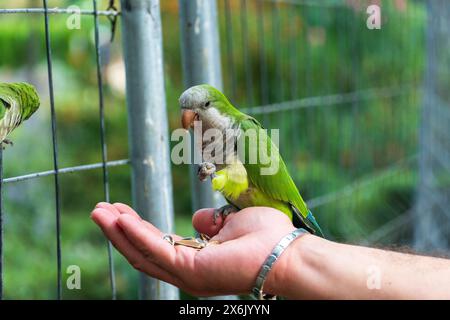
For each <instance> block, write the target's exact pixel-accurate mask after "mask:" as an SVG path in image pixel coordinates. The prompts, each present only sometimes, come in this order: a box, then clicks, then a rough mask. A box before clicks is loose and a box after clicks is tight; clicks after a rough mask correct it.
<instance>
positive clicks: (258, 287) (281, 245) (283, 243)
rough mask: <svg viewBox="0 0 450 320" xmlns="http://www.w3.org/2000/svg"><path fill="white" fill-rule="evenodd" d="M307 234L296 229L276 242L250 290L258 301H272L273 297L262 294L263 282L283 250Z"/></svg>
mask: <svg viewBox="0 0 450 320" xmlns="http://www.w3.org/2000/svg"><path fill="white" fill-rule="evenodd" d="M305 233H309V232H308V231H306V230H305V229H303V228H299V229H296V230H294V231H292V232H291V233H289V234H288V235H286V236H284V237H283V239H281V240H280V242H278V244H277V245H276V246H275V248H273V250H272V253H271V254H270V255H269V256H268V257H267V259H266V261H265V262H264V264H263V265H262V267H261V270H260V271H259V274H258V277H257V278H256V282H255V286H254V287H253V289H252V293H253V295H254V296H255V298H256V299H258V300H268V299H273V298H274V296H270V295H266V294H264V293H263V286H264V282H265V281H266V278H267V274H268V273H269V271H270V270H271V269H272V266H273V265H274V263H275V262H276V261H277V260H278V258H279V257H280V256H281V254H282V253H283V252H284V250H285V249H286V248H287V247H288V246H289V245H290V244H291V243H292V242H293V241H294V240H295V239H297V238H298V237H299V236H301V235H303V234H305Z"/></svg>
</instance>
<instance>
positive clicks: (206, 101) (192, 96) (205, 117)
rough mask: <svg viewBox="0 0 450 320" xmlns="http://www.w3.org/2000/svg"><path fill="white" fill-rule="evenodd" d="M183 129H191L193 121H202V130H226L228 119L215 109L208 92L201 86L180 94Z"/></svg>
mask: <svg viewBox="0 0 450 320" xmlns="http://www.w3.org/2000/svg"><path fill="white" fill-rule="evenodd" d="M179 103H180V107H181V111H182V117H181V123H182V125H183V128H184V129H189V128H191V127H193V125H194V121H202V123H203V128H204V129H207V128H217V129H226V128H228V127H229V125H230V119H229V117H227V116H224V115H222V114H221V113H220V112H219V110H218V109H217V108H216V107H215V105H214V101H213V98H212V97H211V94H210V92H209V91H208V90H207V89H205V88H203V87H202V86H195V87H192V88H189V89H187V90H186V91H184V92H183V93H182V95H181V96H180V99H179Z"/></svg>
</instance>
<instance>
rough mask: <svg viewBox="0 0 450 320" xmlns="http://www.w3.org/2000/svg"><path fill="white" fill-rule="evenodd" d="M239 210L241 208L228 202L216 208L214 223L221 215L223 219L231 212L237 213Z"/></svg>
mask: <svg viewBox="0 0 450 320" xmlns="http://www.w3.org/2000/svg"><path fill="white" fill-rule="evenodd" d="M238 211H239V208H236V207H235V206H233V205H232V204H227V205H224V206H223V207H220V208H219V209H214V215H213V220H214V224H217V218H218V217H219V216H221V217H222V219H223V220H225V218H226V217H227V216H228V215H229V214H232V213H236V212H238Z"/></svg>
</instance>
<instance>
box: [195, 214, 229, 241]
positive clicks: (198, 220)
mask: <svg viewBox="0 0 450 320" xmlns="http://www.w3.org/2000/svg"><path fill="white" fill-rule="evenodd" d="M192 225H193V226H194V229H195V230H197V232H199V233H203V234H206V235H208V236H209V237H213V236H215V235H216V234H217V233H218V232H219V230H220V229H221V228H222V217H221V216H219V217H217V219H216V223H214V209H211V208H208V209H200V210H198V211H197V212H196V213H194V215H193V216H192Z"/></svg>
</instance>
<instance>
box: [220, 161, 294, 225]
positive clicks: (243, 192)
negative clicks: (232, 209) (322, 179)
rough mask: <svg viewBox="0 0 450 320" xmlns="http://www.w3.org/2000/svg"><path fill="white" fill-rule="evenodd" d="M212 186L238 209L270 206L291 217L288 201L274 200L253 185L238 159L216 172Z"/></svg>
mask: <svg viewBox="0 0 450 320" xmlns="http://www.w3.org/2000/svg"><path fill="white" fill-rule="evenodd" d="M212 186H213V189H214V190H215V191H219V192H220V193H222V195H223V196H224V197H225V198H226V199H227V200H228V201H229V202H230V203H232V204H233V205H234V206H236V207H238V208H239V209H244V208H248V207H271V208H274V209H277V210H280V211H281V212H283V213H285V214H286V215H287V216H288V217H289V218H290V219H292V211H291V207H290V205H289V204H288V203H286V202H283V201H279V200H275V199H273V198H271V197H269V196H268V195H267V194H265V193H264V192H262V191H261V190H259V189H258V188H257V187H256V186H254V185H253V184H252V183H251V182H250V181H249V180H248V177H247V171H246V170H245V167H244V165H243V164H242V163H241V162H240V161H236V162H234V163H232V164H229V165H227V166H226V167H225V168H223V169H221V170H219V171H217V172H216V176H215V177H214V178H213V179H212Z"/></svg>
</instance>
